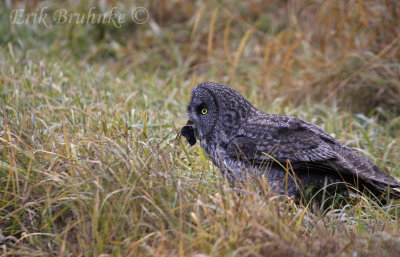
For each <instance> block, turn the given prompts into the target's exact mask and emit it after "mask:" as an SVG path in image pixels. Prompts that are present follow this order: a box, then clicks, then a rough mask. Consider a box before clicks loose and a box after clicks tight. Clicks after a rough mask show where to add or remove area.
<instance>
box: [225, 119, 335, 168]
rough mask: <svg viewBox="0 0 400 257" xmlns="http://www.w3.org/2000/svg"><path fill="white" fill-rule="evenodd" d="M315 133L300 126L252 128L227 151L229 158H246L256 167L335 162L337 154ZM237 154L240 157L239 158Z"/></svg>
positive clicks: (235, 138) (239, 137) (236, 138)
mask: <svg viewBox="0 0 400 257" xmlns="http://www.w3.org/2000/svg"><path fill="white" fill-rule="evenodd" d="M245 135H246V136H245ZM325 136H326V135H323V137H321V136H320V135H318V134H316V133H315V132H313V131H311V130H309V129H307V128H305V127H301V126H297V127H293V128H288V127H285V128H282V127H278V128H274V127H268V128H267V129H265V126H261V125H260V126H259V127H258V128H257V126H256V127H255V126H252V127H251V131H245V130H244V131H243V133H241V135H238V136H235V137H234V138H233V139H232V140H231V142H230V144H229V145H228V147H227V152H228V154H229V155H230V156H231V157H233V158H234V157H238V156H242V157H246V158H247V159H248V160H252V161H255V162H257V163H260V162H263V161H266V160H276V161H279V162H283V163H284V162H286V161H287V160H290V161H291V162H319V161H326V160H329V159H334V158H336V157H337V153H336V152H335V151H334V150H333V149H332V147H330V145H329V144H330V141H326V139H325ZM238 154H239V155H238Z"/></svg>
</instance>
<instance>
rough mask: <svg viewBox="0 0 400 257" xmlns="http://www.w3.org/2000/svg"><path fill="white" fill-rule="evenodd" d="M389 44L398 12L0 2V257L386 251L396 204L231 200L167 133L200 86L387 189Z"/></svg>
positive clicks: (249, 188) (365, 6)
mask: <svg viewBox="0 0 400 257" xmlns="http://www.w3.org/2000/svg"><path fill="white" fill-rule="evenodd" d="M264 2H265V3H264ZM92 7H95V10H94V12H95V13H97V14H104V13H107V12H108V13H109V14H110V12H112V11H111V10H113V9H112V8H113V7H114V10H115V11H116V12H117V14H118V15H122V14H125V15H126V16H125V17H126V20H125V21H124V22H121V23H112V22H105V23H104V24H103V23H99V22H97V23H96V22H95V23H90V22H86V24H79V22H78V20H76V17H78V16H79V15H83V14H88V13H89V11H90V10H91V8H92ZM135 7H145V8H146V9H147V10H148V13H149V17H147V16H146V13H145V12H141V13H140V12H138V9H133V8H135ZM19 9H24V10H25V13H24V14H23V15H22V16H20V17H18V19H17V20H15V19H16V18H15V14H16V10H19ZM61 9H64V10H65V12H66V14H68V15H72V14H74V13H75V14H76V15H75V16H71V17H72V18H71V20H70V21H68V22H67V21H65V22H63V20H57V19H56V18H57V16H56V15H57V12H59V11H60V10H61ZM41 10H44V13H46V14H47V17H45V18H44V21H43V20H40V19H36V20H35V19H34V16H33V15H31V16H27V15H28V14H33V13H36V14H38V13H40V11H41ZM135 10H136V13H134V11H135ZM132 13H133V14H136V16H135V15H133V16H134V17H133V18H132ZM58 14H60V13H58ZM38 15H39V14H38ZM36 17H38V16H36ZM68 17H69V16H68ZM74 17H75V18H74ZM58 18H60V17H58ZM134 18H136V19H137V20H135V19H134ZM146 18H148V19H147V20H146ZM142 21H144V22H142ZM141 23H142V24H141ZM399 35H400V3H399V2H398V1H396V0H393V1H389V0H387V1H383V0H381V1H378V0H376V1H372V0H346V1H345V0H343V1H342V0H338V1H330V0H313V1H311V0H298V1H294V0H293V1H257V0H251V1H236V0H235V1H218V3H217V2H213V1H209V2H201V1H193V2H191V1H136V2H134V3H132V1H128V0H123V1H111V0H104V1H73V0H67V1H2V2H1V3H0V85H1V87H0V97H1V103H0V155H1V159H0V246H1V247H0V255H1V256H192V257H195V256H196V257H205V256H324V257H325V256H385V257H387V256H400V213H399V212H400V203H399V202H398V201H397V202H395V201H390V202H389V203H388V204H386V205H383V206H382V205H380V204H378V203H377V202H375V201H372V200H371V199H368V198H367V197H359V198H354V199H350V200H349V201H348V202H347V203H346V204H343V205H341V206H333V207H332V208H327V209H326V210H324V211H319V210H317V209H316V207H315V206H312V205H301V204H295V203H294V202H293V201H292V200H291V199H282V198H281V197H277V196H274V195H273V194H271V192H270V191H269V190H268V189H267V188H265V187H261V188H260V186H257V185H243V187H241V188H231V187H230V186H229V185H228V183H226V182H225V181H224V180H223V178H222V177H221V176H220V174H219V171H218V169H217V168H216V167H215V166H213V165H212V163H211V162H210V161H209V160H208V159H207V157H206V156H205V153H204V152H203V151H202V150H201V148H200V147H199V146H198V144H197V145H196V146H194V147H189V145H188V144H187V142H185V141H184V140H177V139H176V135H177V133H178V131H179V129H180V127H181V126H182V125H184V124H185V122H186V117H185V112H186V105H187V103H188V101H189V99H190V91H191V88H192V87H193V86H194V85H196V84H198V83H201V82H203V81H215V82H220V83H224V84H228V85H229V86H231V87H232V88H234V89H236V90H237V91H239V92H240V93H242V94H243V95H244V96H246V97H247V98H248V99H249V100H250V101H251V102H252V103H254V104H255V106H257V107H259V108H260V109H262V110H264V111H266V112H269V113H282V114H290V115H294V116H297V117H299V118H302V119H304V120H307V121H310V122H313V123H316V124H318V125H319V126H321V127H322V128H324V129H325V130H326V131H328V132H329V133H330V134H331V135H334V136H335V137H336V138H337V139H338V140H339V141H340V142H342V143H343V144H346V145H349V146H351V147H354V148H356V149H358V150H360V152H361V154H363V155H365V156H367V157H368V158H370V159H371V160H373V161H375V162H376V163H377V164H378V165H379V166H380V167H381V168H382V169H384V170H385V171H386V172H388V173H389V174H391V175H393V176H397V177H400V36H399ZM260 189H261V193H259V191H260Z"/></svg>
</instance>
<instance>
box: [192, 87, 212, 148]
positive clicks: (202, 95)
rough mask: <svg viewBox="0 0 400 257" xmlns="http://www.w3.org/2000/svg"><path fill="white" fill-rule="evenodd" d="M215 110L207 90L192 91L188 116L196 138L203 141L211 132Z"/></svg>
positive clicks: (197, 88) (197, 89) (195, 89)
mask: <svg viewBox="0 0 400 257" xmlns="http://www.w3.org/2000/svg"><path fill="white" fill-rule="evenodd" d="M217 110H218V107H217V105H216V101H215V98H214V95H213V94H212V93H211V92H210V91H209V90H208V89H206V88H199V87H196V88H194V89H193V91H192V98H191V100H190V104H189V106H188V114H189V120H190V121H191V126H192V127H193V131H194V135H195V137H196V138H198V139H200V140H201V139H204V138H206V137H207V136H208V135H209V134H210V133H211V132H212V131H213V128H214V125H215V123H216V117H217V116H218V111H217Z"/></svg>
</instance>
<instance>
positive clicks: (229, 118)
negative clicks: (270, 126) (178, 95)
mask: <svg viewBox="0 0 400 257" xmlns="http://www.w3.org/2000/svg"><path fill="white" fill-rule="evenodd" d="M252 108H253V106H252V105H251V104H250V103H249V102H248V101H247V100H246V99H245V98H244V97H243V96H241V95H240V94H239V93H238V92H236V91H235V90H233V89H231V88H229V87H227V86H224V85H221V84H218V83H214V82H204V83H201V84H199V85H197V86H195V87H194V88H193V90H192V97H191V100H190V103H189V105H188V115H189V121H188V123H187V124H186V125H185V126H184V127H183V128H182V130H181V134H182V136H184V137H185V138H186V139H187V140H188V142H189V143H190V144H191V145H194V144H195V143H196V138H198V139H204V138H207V137H208V136H209V135H211V134H213V133H214V134H215V133H225V134H227V132H228V130H231V129H232V128H234V127H238V126H239V125H240V121H241V120H242V119H243V118H245V117H246V115H247V113H248V111H249V110H250V109H252Z"/></svg>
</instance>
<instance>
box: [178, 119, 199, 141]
mask: <svg viewBox="0 0 400 257" xmlns="http://www.w3.org/2000/svg"><path fill="white" fill-rule="evenodd" d="M192 124H193V123H192V121H191V120H188V122H187V123H186V125H185V126H183V128H182V129H181V135H182V136H184V137H185V138H186V140H187V141H188V142H189V144H190V145H195V144H196V136H195V129H194V128H193V126H192Z"/></svg>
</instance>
